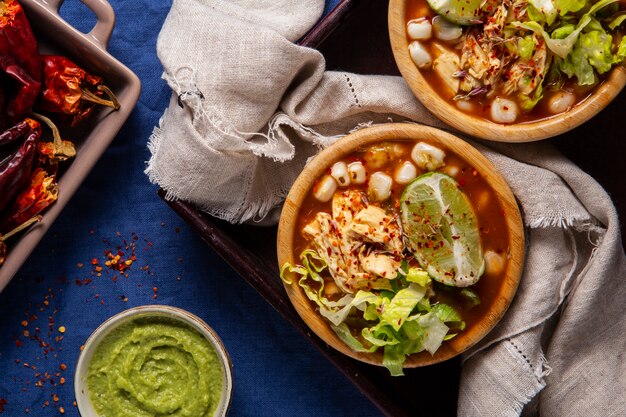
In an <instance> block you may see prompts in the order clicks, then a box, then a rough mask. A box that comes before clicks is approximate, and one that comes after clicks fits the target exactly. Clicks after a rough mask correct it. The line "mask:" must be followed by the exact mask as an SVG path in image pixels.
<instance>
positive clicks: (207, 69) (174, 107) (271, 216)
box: [146, 0, 626, 416]
mask: <svg viewBox="0 0 626 417" xmlns="http://www.w3.org/2000/svg"><path fill="white" fill-rule="evenodd" d="M323 6H324V2H323V0H315V1H313V0H310V1H307V2H300V1H297V0H278V1H277V0H273V1H268V0H237V1H232V0H231V1H220V0H212V1H209V0H174V3H173V6H172V10H171V11H170V13H169V15H168V18H167V20H166V22H165V24H164V27H163V29H162V31H161V34H160V36H159V40H158V45H157V50H158V54H159V58H160V59H161V62H162V63H163V66H164V71H165V72H164V78H165V79H166V80H167V82H168V84H169V85H170V87H171V88H172V90H173V93H172V98H171V101H170V105H169V107H168V108H167V109H166V111H165V113H164V115H163V117H162V119H161V122H160V125H159V127H157V128H155V130H154V132H153V135H152V137H151V141H150V144H149V148H150V151H151V153H152V157H151V159H150V161H149V162H148V167H147V169H146V173H147V174H148V175H149V177H150V179H151V180H152V181H153V182H155V183H158V184H159V185H160V186H161V187H162V188H164V189H165V190H166V191H167V197H168V198H178V199H183V200H186V201H189V202H191V203H193V204H195V205H196V206H198V207H200V208H201V209H203V210H204V211H206V212H207V213H209V214H211V215H214V216H216V217H219V218H222V219H225V220H228V221H230V222H244V221H251V220H253V221H261V220H263V221H265V222H268V221H269V222H271V221H275V220H276V216H277V214H278V213H279V207H280V203H281V201H282V200H283V199H284V197H285V196H286V194H287V192H288V190H289V187H290V185H291V184H292V182H293V181H294V179H295V178H296V176H297V175H298V173H299V172H300V170H301V169H302V167H303V166H304V164H305V163H306V161H307V159H308V158H309V157H311V156H313V155H314V154H315V153H316V152H318V151H319V149H321V148H322V147H324V146H327V145H328V144H330V143H332V142H334V141H335V140H337V139H339V138H340V137H341V136H342V135H345V134H346V133H348V132H349V131H350V130H352V129H355V128H360V127H363V126H366V125H369V124H372V123H384V122H387V121H401V120H411V121H415V122H419V123H424V124H428V125H431V126H436V127H443V128H445V126H444V125H443V124H442V123H441V122H439V121H438V120H436V119H435V118H434V117H433V116H432V115H431V114H430V113H429V112H428V111H427V110H426V109H425V108H424V107H423V106H422V105H421V104H419V103H418V102H417V101H416V100H415V98H414V97H413V95H412V94H411V92H410V90H409V89H408V87H407V86H406V84H405V83H404V81H403V80H402V79H401V78H399V77H388V76H372V75H368V76H364V75H357V74H348V73H342V72H333V71H325V64H324V59H323V57H322V56H321V55H320V53H319V52H317V51H315V50H312V49H307V48H303V47H299V46H296V45H295V44H293V41H295V40H297V39H298V38H299V37H300V36H302V35H303V34H304V33H305V32H306V31H307V30H308V29H309V28H310V27H311V26H312V25H313V24H314V22H315V21H317V19H318V18H319V16H320V14H321V12H322V9H323ZM257 132H258V133H257ZM472 143H473V144H474V145H476V146H478V147H479V149H481V150H482V151H483V152H484V153H485V154H486V155H487V157H488V158H489V159H490V160H491V161H492V162H493V163H494V164H495V165H496V166H497V167H498V168H499V169H500V171H501V172H502V173H503V175H504V176H505V178H506V179H507V181H508V182H509V184H510V185H511V188H512V189H513V192H514V193H515V195H516V197H517V198H518V200H519V201H520V204H521V206H522V209H523V211H524V220H525V224H526V226H527V235H528V255H527V260H526V266H525V270H524V275H523V277H522V282H521V284H520V288H519V291H518V294H517V295H516V297H515V299H514V301H513V304H512V305H511V308H510V309H509V311H508V312H507V314H506V316H505V317H504V319H503V320H502V321H501V323H500V324H499V325H498V326H497V327H496V328H495V329H494V331H493V332H492V333H490V334H489V335H488V337H487V338H486V339H485V340H484V341H482V342H481V343H480V344H479V345H478V346H476V347H475V348H474V349H473V350H472V351H471V352H468V353H467V354H466V355H465V356H464V364H463V371H462V376H461V386H460V395H459V403H458V414H459V415H460V416H518V415H520V414H522V413H523V414H525V415H545V416H574V415H580V416H608V415H615V416H617V415H620V416H621V415H626V360H625V359H624V357H623V355H624V352H625V351H626V338H625V337H624V336H623V335H624V334H626V320H625V319H626V317H625V313H624V312H623V309H624V306H625V305H626V286H625V285H624V279H625V278H626V258H625V256H624V252H623V249H622V246H621V240H620V235H619V227H618V220H617V214H616V211H615V209H614V207H613V205H612V203H611V201H610V199H609V197H608V196H607V194H606V193H605V192H604V190H603V189H602V188H601V187H600V186H599V185H598V184H597V183H596V182H595V181H594V180H593V179H592V178H590V177H589V176H587V175H586V174H585V173H583V172H582V171H580V169H578V168H577V167H576V166H574V165H573V164H572V163H571V162H569V161H568V160H566V159H565V158H564V157H563V156H561V155H560V154H558V153H557V152H556V151H555V150H554V149H553V148H552V147H550V145H548V144H547V143H533V144H519V145H509V144H495V143H484V142H481V143H477V142H472Z"/></svg>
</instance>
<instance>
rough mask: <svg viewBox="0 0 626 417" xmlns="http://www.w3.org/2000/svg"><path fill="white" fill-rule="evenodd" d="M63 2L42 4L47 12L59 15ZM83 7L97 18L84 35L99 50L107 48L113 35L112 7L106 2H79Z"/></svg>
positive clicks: (113, 17) (57, 0) (113, 13)
mask: <svg viewBox="0 0 626 417" xmlns="http://www.w3.org/2000/svg"><path fill="white" fill-rule="evenodd" d="M64 1H65V0H42V3H44V4H45V5H46V7H47V8H48V10H50V12H52V13H54V14H59V9H60V8H61V5H62V4H63V2H64ZM80 1H81V3H83V4H84V5H85V6H87V7H88V8H89V9H90V10H91V11H92V12H93V13H94V14H95V15H96V18H97V21H96V24H95V26H94V27H93V29H91V31H89V32H88V33H86V35H87V36H89V37H90V38H91V39H92V40H93V41H94V42H95V43H96V45H98V46H99V47H100V48H102V49H104V50H105V51H106V49H107V48H108V46H109V40H110V39H111V33H113V27H114V26H115V12H114V11H113V7H111V5H110V4H109V2H108V1H107V0H80Z"/></svg>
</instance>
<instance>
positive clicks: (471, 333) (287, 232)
mask: <svg viewBox="0 0 626 417" xmlns="http://www.w3.org/2000/svg"><path fill="white" fill-rule="evenodd" d="M420 140H421V141H426V142H427V143H429V144H431V145H434V146H437V147H439V148H441V149H443V150H445V151H446V152H447V153H453V154H456V155H457V156H458V157H460V159H461V160H462V163H463V164H467V165H464V166H471V167H473V169H474V170H476V174H478V173H480V175H481V176H482V178H483V179H484V181H485V183H486V184H487V186H488V187H489V188H490V189H491V190H493V191H495V193H494V195H495V198H496V200H497V202H498V204H499V206H500V208H501V212H499V214H500V215H502V218H503V221H502V225H503V226H501V227H502V228H505V229H506V230H507V231H508V235H507V237H506V238H505V241H504V245H505V246H506V247H507V248H506V249H505V250H504V251H505V253H508V262H507V263H506V266H505V269H504V270H502V272H501V275H500V276H501V278H500V279H498V282H497V283H495V286H494V287H493V288H494V289H493V291H494V292H493V294H495V295H494V296H493V298H492V301H491V302H490V303H485V309H484V312H483V313H482V315H481V316H480V319H478V321H477V322H476V323H474V324H473V325H472V326H471V327H468V329H466V330H464V331H461V332H460V333H459V334H458V335H457V336H456V337H454V338H452V339H451V340H449V341H445V342H444V343H443V344H442V345H441V347H439V349H438V350H437V351H436V353H435V354H434V355H431V354H430V353H428V352H425V351H424V352H421V353H417V354H413V355H411V356H409V357H408V358H407V359H406V361H405V363H404V367H409V368H410V367H418V366H423V365H429V364H433V363H437V362H441V361H444V360H447V359H450V358H452V357H454V356H456V355H458V354H460V353H462V352H464V351H465V350H467V349H469V348H470V347H471V346H473V345H474V344H476V343H477V342H478V341H479V340H480V339H482V338H483V337H484V336H485V335H486V334H487V333H488V332H489V331H490V330H491V329H492V328H493V327H494V326H495V325H496V323H497V322H498V321H499V320H500V319H501V318H502V316H503V315H504V313H505V311H506V310H507V308H508V306H509V304H510V303H511V300H512V299H513V296H514V294H515V292H516V289H517V286H518V283H519V279H520V276H521V271H522V264H523V259H524V234H523V227H522V221H521V216H520V213H519V210H518V207H517V203H516V201H515V198H514V196H513V194H512V193H511V191H510V189H509V187H508V186H507V184H506V182H505V181H504V179H503V178H502V176H501V175H500V174H499V173H498V172H497V170H496V169H495V167H494V166H493V165H492V164H491V163H490V162H489V161H488V160H487V159H486V158H485V157H484V156H483V155H482V154H481V153H480V152H479V151H478V150H476V149H475V148H474V147H472V146H470V145H469V144H467V143H466V142H464V141H462V140H461V139H459V138H457V137H455V136H453V135H451V134H449V133H446V132H444V131H441V130H438V129H433V128H430V127H425V126H419V125H413V124H387V125H381V126H376V127H371V128H366V129H363V130H360V131H357V132H355V133H352V134H350V135H348V136H346V137H345V138H342V139H341V140H339V141H338V142H336V143H335V144H333V145H332V146H330V147H328V148H327V149H325V150H324V151H322V152H321V153H320V154H319V155H318V156H316V157H315V158H314V159H313V160H312V161H311V162H310V163H309V164H308V165H307V166H306V167H305V169H304V170H303V171H302V173H301V174H300V175H299V176H298V178H297V180H296V182H295V183H294V185H293V187H292V188H291V190H290V192H289V195H288V196H287V199H286V201H285V204H284V206H283V210H282V214H281V218H280V223H279V227H278V236H277V248H278V265H279V267H282V266H283V265H285V263H289V264H292V265H295V264H298V263H299V262H300V260H299V259H294V258H295V257H296V256H295V255H294V251H295V249H296V245H297V243H296V241H297V240H298V237H299V235H300V234H301V233H302V231H301V230H300V226H301V225H302V221H301V220H299V214H300V212H301V210H302V206H303V203H304V202H305V199H306V198H307V196H309V195H310V193H311V190H312V189H313V186H314V184H316V187H318V188H317V189H318V190H319V184H320V183H318V182H317V181H318V180H319V179H320V178H321V177H323V175H324V174H326V173H327V172H329V169H330V167H331V166H332V165H333V164H334V163H335V162H336V161H339V160H341V159H342V158H345V157H348V156H349V155H351V154H353V153H354V152H355V151H357V150H360V149H364V147H367V146H369V145H375V144H381V143H382V142H389V141H392V142H410V143H415V142H418V141H420ZM411 146H412V145H411ZM365 165H366V166H367V163H366V164H365ZM370 174H371V173H368V175H370ZM472 175H474V174H472ZM368 178H370V177H368ZM368 181H369V180H368ZM339 190H340V189H339ZM338 192H339V191H338ZM403 198H404V197H403ZM351 201H352V200H351ZM352 205H353V206H354V203H352ZM316 211H317V209H315V210H312V209H310V208H307V210H306V213H308V215H311V214H314V213H315V212H316ZM307 218H308V217H307ZM307 222H308V220H307ZM405 232H406V231H405ZM341 233H347V232H341ZM405 234H406V233H405ZM490 278H491V277H490ZM285 290H286V291H287V294H288V296H289V299H290V300H291V302H292V304H293V306H294V307H295V309H296V311H297V312H298V314H299V315H300V317H301V318H302V319H303V320H304V322H305V323H306V324H307V325H308V326H309V328H310V329H311V330H312V331H313V332H314V333H315V334H317V335H318V336H319V337H320V338H321V339H323V340H324V341H325V342H326V343H328V344H329V345H330V346H331V347H333V348H335V349H337V350H338V351H340V352H342V353H344V354H346V355H348V356H350V357H352V358H355V359H358V360H360V361H363V362H367V363H370V364H375V365H381V364H382V361H383V355H382V353H381V352H380V351H378V352H374V353H363V352H356V351H354V350H352V349H351V348H350V347H348V346H347V345H346V344H345V343H344V342H343V341H342V340H341V339H340V338H339V337H338V336H337V334H336V333H335V332H334V331H333V330H332V329H331V327H330V325H329V322H328V321H327V320H326V319H324V318H323V317H322V316H321V315H320V314H319V312H318V309H317V306H316V305H315V304H314V303H312V302H310V301H309V299H308V298H307V295H306V294H305V291H304V290H303V289H302V287H300V286H299V285H298V284H297V279H296V280H292V283H291V284H289V283H285Z"/></svg>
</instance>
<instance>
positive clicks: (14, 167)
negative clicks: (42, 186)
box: [0, 119, 41, 212]
mask: <svg viewBox="0 0 626 417" xmlns="http://www.w3.org/2000/svg"><path fill="white" fill-rule="evenodd" d="M25 122H26V123H27V124H28V126H29V128H28V129H24V130H21V131H20V130H19V129H16V130H15V131H16V132H19V133H18V135H19V136H26V139H25V140H24V141H23V142H22V144H21V145H20V147H19V148H18V149H17V151H15V152H14V153H13V155H12V156H11V157H9V158H7V159H6V160H4V161H3V162H2V163H0V212H2V211H4V209H5V208H6V207H7V206H8V205H9V204H10V203H11V202H12V201H13V199H14V198H15V196H16V195H17V194H18V193H19V192H20V191H21V190H22V189H23V187H24V186H25V185H26V183H27V182H28V179H29V178H30V173H31V170H32V167H33V160H34V159H35V153H36V150H37V143H38V142H39V139H40V138H41V127H40V126H39V123H38V122H36V121H35V120H32V119H26V120H25Z"/></svg>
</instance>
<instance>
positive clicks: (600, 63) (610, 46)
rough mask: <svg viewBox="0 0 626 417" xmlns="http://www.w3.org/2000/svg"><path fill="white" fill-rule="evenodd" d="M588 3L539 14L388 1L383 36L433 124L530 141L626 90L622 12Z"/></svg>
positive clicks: (569, 125)
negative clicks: (386, 33) (386, 29)
mask: <svg viewBox="0 0 626 417" xmlns="http://www.w3.org/2000/svg"><path fill="white" fill-rule="evenodd" d="M548 3H550V2H548ZM588 3H589V4H588V5H586V6H585V7H583V8H582V9H580V10H576V11H570V12H567V13H565V11H561V12H563V13H565V14H564V16H561V15H560V14H559V13H557V10H556V9H554V13H552V14H550V13H549V12H548V11H545V14H546V16H544V15H543V14H541V13H538V14H537V13H535V14H532V13H530V12H528V13H527V8H519V7H518V8H513V7H510V8H508V9H507V7H506V5H505V3H502V2H497V3H492V2H483V1H480V0H467V1H466V0H390V1H389V17H388V24H389V36H390V39H391V46H392V49H393V54H394V58H395V60H396V64H397V65H398V68H399V69H400V72H401V74H402V76H403V77H404V79H405V80H406V82H407V83H408V85H409V87H410V88H411V90H412V91H413V93H414V94H415V96H416V97H417V98H418V99H419V100H420V101H421V102H422V103H423V104H424V105H425V107H426V108H427V109H429V110H430V111H431V112H432V113H433V114H434V115H435V116H437V117H438V118H440V119H441V120H442V121H444V122H445V123H447V124H449V125H450V126H453V127H454V128H456V129H458V130H460V131H462V132H465V133H467V134H470V135H472V136H475V137H479V138H483V139H489V140H495V141H501V142H528V141H534V140H540V139H545V138H549V137H553V136H556V135H559V134H562V133H565V132H567V131H569V130H571V129H573V128H575V127H576V126H578V125H580V124H582V123H584V122H585V121H587V120H589V119H590V118H592V117H593V116H594V115H596V114H597V113H599V112H600V111H601V110H602V109H603V108H604V107H606V106H607V105H608V104H609V103H610V102H611V101H612V100H613V99H614V98H615V97H616V96H617V95H618V94H619V92H620V91H621V90H622V88H623V87H624V85H625V84H626V69H625V68H624V66H623V58H624V56H625V55H626V41H621V39H623V37H622V35H623V34H624V32H626V24H622V23H623V20H622V18H620V15H621V14H623V12H624V10H626V5H624V3H620V2H618V1H617V0H602V1H599V2H591V1H589V2H588ZM516 4H517V3H516ZM528 8H530V7H528ZM443 16H445V18H444V17H443ZM533 19H534V20H533ZM547 20H553V21H554V22H553V23H552V24H551V25H548V24H547V23H546V21H547ZM578 29H580V30H578ZM553 38H554V39H553ZM557 38H558V39H557ZM559 55H561V56H563V58H561V57H560V56H559Z"/></svg>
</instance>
